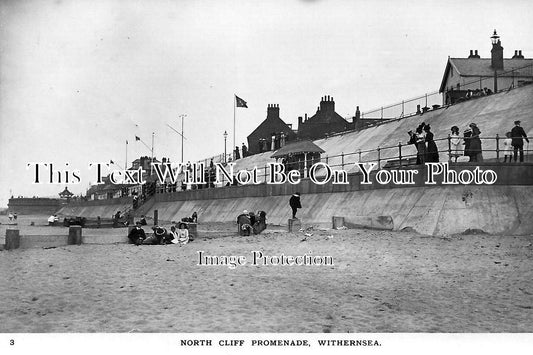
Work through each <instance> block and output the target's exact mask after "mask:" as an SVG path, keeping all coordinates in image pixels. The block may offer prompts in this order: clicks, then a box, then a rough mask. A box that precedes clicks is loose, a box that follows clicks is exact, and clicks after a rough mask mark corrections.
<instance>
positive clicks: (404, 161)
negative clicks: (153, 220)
mask: <svg viewBox="0 0 533 355" xmlns="http://www.w3.org/2000/svg"><path fill="white" fill-rule="evenodd" d="M453 138H455V137H452V136H451V135H448V136H447V137H442V138H437V139H434V142H435V144H436V145H437V146H439V145H440V147H438V152H439V154H447V156H448V160H447V161H448V162H451V161H452V157H453V154H452V152H453V149H452V144H451V140H452V139H453ZM457 138H459V140H460V144H458V147H460V148H461V149H460V150H461V151H464V148H463V144H464V143H463V142H465V141H467V140H474V139H476V138H479V140H480V141H481V142H485V143H483V144H482V146H481V152H482V153H487V152H495V153H496V154H495V157H496V159H497V161H500V159H501V153H502V149H501V148H500V140H502V139H503V138H502V137H500V136H499V135H498V134H497V135H496V136H494V137H492V136H489V137H457ZM443 146H444V148H443ZM406 149H407V150H411V152H409V151H406ZM391 150H394V153H393V154H392V155H390V154H386V153H385V152H390V151H391ZM532 151H533V150H530V149H529V144H528V145H527V149H524V154H525V155H528V153H529V152H532ZM363 155H365V156H363ZM417 155H418V153H417V152H416V147H414V144H408V143H402V142H399V143H398V144H397V145H390V146H378V147H377V148H375V149H367V150H361V149H359V150H357V151H353V152H349V153H344V152H341V153H340V154H336V155H331V156H327V155H326V156H324V157H321V158H320V159H317V158H310V159H307V160H306V161H305V160H301V161H297V162H291V163H288V164H287V165H286V168H287V169H292V170H294V169H295V170H300V171H301V172H303V174H301V175H302V177H304V176H306V175H307V174H306V172H305V171H304V170H305V167H306V166H307V169H309V168H310V167H311V166H312V165H313V164H314V163H317V162H322V163H325V164H327V165H328V167H330V168H338V167H340V168H341V169H342V170H344V169H345V168H346V166H348V165H350V166H353V168H352V169H350V170H349V171H347V173H350V172H351V171H352V172H353V169H354V168H356V166H355V164H354V163H376V165H377V168H378V169H381V168H382V167H385V165H386V164H387V163H388V162H397V163H398V167H404V166H409V165H410V166H413V165H416V163H414V162H410V161H409V159H413V160H414V159H416V157H417ZM353 156H356V160H354V159H351V158H353ZM374 156H375V157H374ZM255 169H257V170H258V174H257V175H258V178H259V180H260V182H262V183H264V182H265V181H266V178H267V176H268V175H269V170H268V167H267V166H263V167H255ZM242 170H243V171H248V172H250V173H251V172H253V170H254V169H242ZM357 170H358V169H357ZM206 171H208V172H209V169H208V167H206ZM261 172H262V173H261ZM213 174H214V171H211V172H210V173H209V174H206V175H207V176H206V177H208V178H207V179H206V183H207V184H208V185H212V184H213V183H214V181H213V180H211V179H212V176H213ZM226 182H227V181H226V180H225V179H224V178H223V181H222V184H221V185H222V186H224V185H225V183H226ZM211 187H213V186H211ZM218 187H221V186H218ZM159 190H160V192H170V191H165V190H166V188H165V187H164V186H161V187H160V189H159ZM173 191H176V188H174V189H173Z"/></svg>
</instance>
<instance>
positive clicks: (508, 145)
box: [503, 132, 513, 163]
mask: <svg viewBox="0 0 533 355" xmlns="http://www.w3.org/2000/svg"><path fill="white" fill-rule="evenodd" d="M505 137H506V138H505V139H504V140H503V156H504V158H503V162H504V163H506V162H507V157H509V163H510V162H511V158H512V156H513V144H512V142H513V140H512V138H511V132H507V133H505Z"/></svg>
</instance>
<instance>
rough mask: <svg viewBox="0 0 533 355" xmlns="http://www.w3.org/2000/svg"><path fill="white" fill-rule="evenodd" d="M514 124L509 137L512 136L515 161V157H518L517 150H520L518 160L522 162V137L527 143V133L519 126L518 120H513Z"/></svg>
mask: <svg viewBox="0 0 533 355" xmlns="http://www.w3.org/2000/svg"><path fill="white" fill-rule="evenodd" d="M514 124H515V126H514V127H513V129H512V130H511V138H512V140H513V141H512V144H513V148H514V161H515V162H516V159H517V158H518V151H520V162H521V163H522V162H523V161H524V140H523V139H522V137H524V138H525V139H526V142H528V143H529V139H528V138H527V134H526V132H525V131H524V129H523V128H522V127H520V121H514Z"/></svg>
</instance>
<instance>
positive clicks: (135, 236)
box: [128, 221, 146, 245]
mask: <svg viewBox="0 0 533 355" xmlns="http://www.w3.org/2000/svg"><path fill="white" fill-rule="evenodd" d="M128 239H129V240H130V242H131V243H133V244H135V245H141V244H142V243H143V241H144V240H145V239H146V233H144V230H143V229H142V228H141V222H139V221H137V223H136V225H135V228H133V229H132V230H131V231H130V233H129V234H128Z"/></svg>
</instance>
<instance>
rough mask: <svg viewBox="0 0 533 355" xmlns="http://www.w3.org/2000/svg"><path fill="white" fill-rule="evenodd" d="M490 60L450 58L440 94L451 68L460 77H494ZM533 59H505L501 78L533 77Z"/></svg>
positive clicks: (500, 72) (499, 72)
mask: <svg viewBox="0 0 533 355" xmlns="http://www.w3.org/2000/svg"><path fill="white" fill-rule="evenodd" d="M491 63H492V60H491V59H490V58H448V62H447V63H446V69H445V70H444V76H443V77H442V82H441V85H440V89H439V92H443V90H444V88H445V86H446V81H447V79H448V73H449V71H450V68H451V67H453V68H454V69H455V71H456V72H457V73H459V75H460V76H464V77H492V76H494V69H492V66H491ZM532 66H533V59H517V58H514V59H504V60H503V70H501V71H500V70H499V71H498V75H499V76H515V77H518V76H529V77H531V76H533V68H532Z"/></svg>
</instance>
